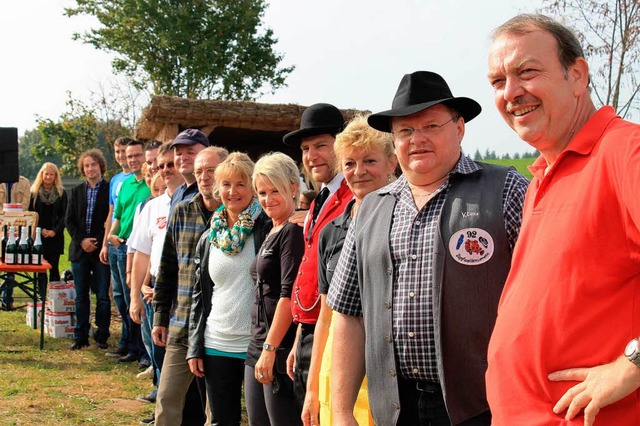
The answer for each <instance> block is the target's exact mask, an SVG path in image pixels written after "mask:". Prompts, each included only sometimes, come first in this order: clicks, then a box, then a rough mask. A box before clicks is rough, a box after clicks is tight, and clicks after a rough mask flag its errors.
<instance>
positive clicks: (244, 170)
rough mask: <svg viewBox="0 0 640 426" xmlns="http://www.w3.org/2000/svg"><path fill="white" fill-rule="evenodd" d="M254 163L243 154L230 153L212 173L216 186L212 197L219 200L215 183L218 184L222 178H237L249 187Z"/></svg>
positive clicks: (218, 192)
mask: <svg viewBox="0 0 640 426" xmlns="http://www.w3.org/2000/svg"><path fill="white" fill-rule="evenodd" d="M253 166H254V163H253V161H252V160H251V158H249V156H248V155H247V154H245V153H244V152H232V153H231V154H229V156H228V157H227V158H225V160H224V161H223V162H222V163H220V164H218V167H216V171H215V173H214V178H215V180H216V185H215V186H214V188H215V189H214V196H215V198H217V199H218V200H219V199H220V191H219V190H218V185H217V182H220V180H221V179H222V176H238V177H240V179H242V180H244V181H245V182H247V183H248V184H249V186H251V176H252V175H253Z"/></svg>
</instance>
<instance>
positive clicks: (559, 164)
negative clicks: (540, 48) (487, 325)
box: [487, 107, 640, 426]
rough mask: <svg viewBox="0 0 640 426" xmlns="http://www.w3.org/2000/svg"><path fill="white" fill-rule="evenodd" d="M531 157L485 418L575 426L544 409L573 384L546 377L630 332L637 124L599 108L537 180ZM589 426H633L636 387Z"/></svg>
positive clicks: (637, 332)
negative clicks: (489, 415)
mask: <svg viewBox="0 0 640 426" xmlns="http://www.w3.org/2000/svg"><path fill="white" fill-rule="evenodd" d="M546 166H547V164H546V162H545V161H544V160H543V159H542V158H539V159H538V160H537V161H536V162H535V163H534V165H533V166H532V167H531V170H532V172H533V173H534V179H533V180H532V182H531V184H530V185H529V190H528V192H527V196H526V199H525V205H524V213H523V220H522V228H521V231H520V236H519V239H518V243H517V244H516V247H515V251H514V254H513V263H512V268H511V272H510V274H509V277H508V279H507V283H506V284H505V288H504V292H503V294H502V298H501V301H500V305H499V308H498V319H497V322H496V326H495V329H494V332H493V336H492V338H491V342H490V344H489V357H488V361H489V369H488V370H487V397H488V400H489V404H490V406H491V411H492V413H493V425H494V426H514V425H515V426H517V425H526V426H538V425H582V424H583V421H584V419H583V417H582V415H580V416H578V417H577V418H575V419H574V420H573V421H570V422H567V421H565V420H564V415H565V413H562V414H560V415H556V414H554V413H553V411H552V409H553V406H554V405H555V403H556V402H557V401H558V400H559V399H560V397H561V396H562V395H563V394H564V393H565V392H566V391H567V390H568V389H569V388H570V387H572V386H574V385H575V384H576V383H575V382H551V381H549V380H548V379H547V376H548V374H549V373H551V372H554V371H557V370H563V369H567V368H572V367H592V366H596V365H600V364H605V363H608V362H611V361H613V360H615V359H616V358H618V357H619V356H621V355H622V353H623V351H624V348H625V345H626V344H627V342H628V341H629V340H631V339H632V338H634V337H637V336H640V126H638V125H636V124H633V123H629V122H626V121H623V120H622V119H620V118H619V117H617V116H616V115H615V112H614V110H613V109H612V108H610V107H605V108H602V109H601V110H599V111H598V112H597V113H596V114H595V115H594V116H593V117H592V118H591V119H590V120H589V121H588V122H587V123H586V124H585V126H584V127H583V128H582V129H581V130H580V131H579V132H578V134H576V136H575V137H574V138H573V140H572V141H571V142H570V144H569V146H568V147H567V148H566V149H565V150H564V151H563V152H562V153H561V154H560V155H559V156H558V158H557V160H556V162H555V163H554V164H553V165H552V167H551V168H550V170H549V171H548V173H547V174H546V176H545V175H544V170H545V168H546ZM595 424H596V425H601V426H624V425H639V424H640V392H638V391H636V392H634V393H632V394H631V395H630V396H628V397H627V398H625V399H623V400H621V401H619V402H617V403H615V404H613V405H611V406H608V407H605V408H603V409H602V410H601V411H600V413H599V414H598V415H597V417H596V422H595Z"/></svg>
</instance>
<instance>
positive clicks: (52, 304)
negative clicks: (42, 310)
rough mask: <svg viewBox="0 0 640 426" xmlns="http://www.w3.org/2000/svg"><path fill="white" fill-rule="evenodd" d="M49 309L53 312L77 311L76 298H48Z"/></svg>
mask: <svg viewBox="0 0 640 426" xmlns="http://www.w3.org/2000/svg"><path fill="white" fill-rule="evenodd" d="M47 310H48V311H51V312H75V311H76V301H75V299H49V300H47Z"/></svg>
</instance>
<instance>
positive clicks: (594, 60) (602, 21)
mask: <svg viewBox="0 0 640 426" xmlns="http://www.w3.org/2000/svg"><path fill="white" fill-rule="evenodd" d="M543 5H544V6H543V8H542V12H543V13H548V14H551V15H555V16H557V17H558V18H561V19H562V20H563V21H565V22H566V23H567V24H569V25H570V26H572V27H573V29H574V30H575V31H576V34H577V36H578V38H579V39H580V41H581V43H582V45H583V48H584V49H585V56H586V57H587V58H588V59H589V62H590V65H591V86H592V88H593V94H594V95H595V97H596V99H597V102H598V103H599V104H600V105H611V106H612V107H613V108H614V109H615V110H616V111H617V113H618V114H619V115H620V116H622V117H626V116H627V115H628V114H629V112H630V110H632V109H637V100H636V96H637V94H638V92H639V91H640V81H639V80H638V78H637V76H638V73H639V72H640V62H639V61H638V60H639V59H640V39H639V38H638V37H639V33H640V1H639V0H543Z"/></svg>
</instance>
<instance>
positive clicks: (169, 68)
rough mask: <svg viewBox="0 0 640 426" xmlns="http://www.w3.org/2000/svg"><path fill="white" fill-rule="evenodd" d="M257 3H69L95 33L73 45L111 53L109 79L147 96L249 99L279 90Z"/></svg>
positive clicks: (281, 71) (285, 70) (276, 57)
mask: <svg viewBox="0 0 640 426" xmlns="http://www.w3.org/2000/svg"><path fill="white" fill-rule="evenodd" d="M265 8H266V3H265V1H263V0H76V7H71V8H66V9H65V14H66V15H67V16H75V15H81V14H86V15H93V16H95V17H96V18H97V19H98V21H99V22H100V24H102V26H101V27H100V28H94V29H91V30H89V31H88V32H86V33H84V34H75V35H74V37H75V38H76V39H80V40H82V41H83V42H85V43H89V44H92V45H93V46H95V47H96V48H98V49H101V50H105V51H110V52H115V53H116V54H117V55H118V56H117V57H116V59H114V61H113V67H114V69H115V70H116V71H117V72H122V73H125V74H126V75H127V76H128V77H129V78H131V79H132V81H135V82H137V84H138V85H139V86H144V85H145V83H146V82H147V81H150V82H151V84H152V86H153V94H155V95H172V96H181V97H186V98H204V97H206V98H219V99H229V100H249V99H254V98H255V97H257V96H259V95H261V94H263V93H265V92H273V91H275V90H276V89H277V88H279V87H282V86H284V85H285V78H286V77H287V75H288V74H289V73H290V72H291V71H292V70H293V67H280V63H281V62H282V59H283V56H282V55H281V54H279V53H277V52H275V51H274V50H273V47H274V45H275V43H276V42H277V39H276V38H275V37H274V35H273V31H272V30H271V29H269V28H264V27H263V26H262V24H261V21H262V18H263V15H264V10H265Z"/></svg>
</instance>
